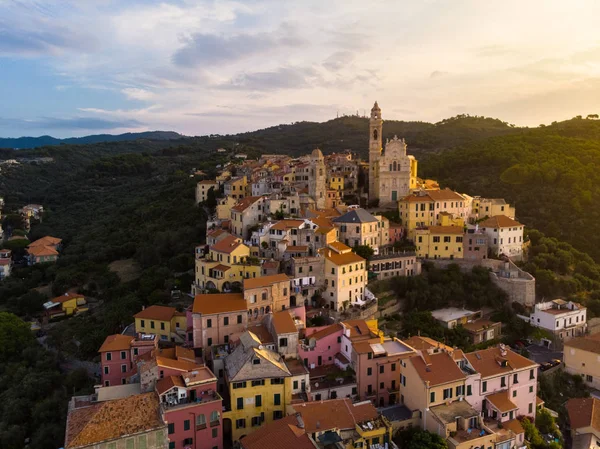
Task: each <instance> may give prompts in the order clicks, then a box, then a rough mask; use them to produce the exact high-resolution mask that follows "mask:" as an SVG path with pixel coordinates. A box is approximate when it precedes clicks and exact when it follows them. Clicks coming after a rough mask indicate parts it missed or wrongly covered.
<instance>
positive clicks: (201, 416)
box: [196, 413, 206, 429]
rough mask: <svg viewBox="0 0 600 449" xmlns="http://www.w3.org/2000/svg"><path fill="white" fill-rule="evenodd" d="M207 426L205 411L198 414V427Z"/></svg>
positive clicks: (203, 427)
mask: <svg viewBox="0 0 600 449" xmlns="http://www.w3.org/2000/svg"><path fill="white" fill-rule="evenodd" d="M205 428H206V416H204V414H203V413H200V414H198V415H196V429H205Z"/></svg>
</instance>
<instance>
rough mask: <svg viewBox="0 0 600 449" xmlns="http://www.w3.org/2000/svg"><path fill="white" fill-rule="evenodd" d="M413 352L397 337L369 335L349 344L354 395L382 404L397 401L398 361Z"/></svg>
mask: <svg viewBox="0 0 600 449" xmlns="http://www.w3.org/2000/svg"><path fill="white" fill-rule="evenodd" d="M414 355H415V351H413V349H412V348H410V347H409V346H407V345H405V344H404V343H403V342H402V341H400V340H398V339H397V338H389V337H388V338H383V337H382V338H372V339H369V340H367V341H357V342H353V344H352V365H353V367H354V370H355V371H356V377H357V381H358V382H357V383H358V395H359V397H360V399H361V400H364V399H367V400H371V401H372V402H373V403H374V404H375V406H377V407H384V406H387V405H392V404H397V403H399V402H400V369H401V367H402V366H401V364H400V361H401V360H403V359H407V358H409V357H412V356H414Z"/></svg>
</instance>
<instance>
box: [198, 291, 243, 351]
mask: <svg viewBox="0 0 600 449" xmlns="http://www.w3.org/2000/svg"><path fill="white" fill-rule="evenodd" d="M247 308H248V306H247V305H246V300H245V299H244V295H243V294H242V293H222V294H215V295H196V296H195V298H194V305H193V306H192V337H193V346H194V348H197V349H202V350H203V351H204V352H206V351H209V350H210V348H211V347H212V346H216V345H222V344H228V343H229V339H230V338H231V337H232V336H233V335H235V334H241V333H242V332H244V331H245V330H246V327H247V326H248V312H247ZM188 324H189V323H188ZM204 355H206V354H204Z"/></svg>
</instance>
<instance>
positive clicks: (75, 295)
mask: <svg viewBox="0 0 600 449" xmlns="http://www.w3.org/2000/svg"><path fill="white" fill-rule="evenodd" d="M77 298H84V299H85V297H84V296H83V295H80V294H79V293H65V294H64V295H61V296H57V297H56V298H52V299H51V300H50V301H52V302H56V303H60V304H62V303H63V302H66V301H69V300H71V299H77Z"/></svg>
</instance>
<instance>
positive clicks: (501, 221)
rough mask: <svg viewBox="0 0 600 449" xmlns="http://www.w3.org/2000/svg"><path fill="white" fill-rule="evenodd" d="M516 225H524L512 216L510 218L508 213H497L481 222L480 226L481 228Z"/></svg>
mask: <svg viewBox="0 0 600 449" xmlns="http://www.w3.org/2000/svg"><path fill="white" fill-rule="evenodd" d="M516 226H523V225H522V224H521V223H519V222H518V221H516V220H513V219H512V218H508V217H507V216H506V215H495V216H493V217H491V218H488V219H487V220H484V221H482V222H481V223H479V227H481V228H511V227H516Z"/></svg>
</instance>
